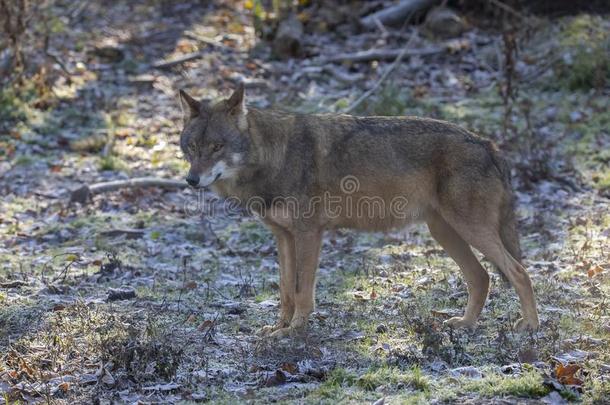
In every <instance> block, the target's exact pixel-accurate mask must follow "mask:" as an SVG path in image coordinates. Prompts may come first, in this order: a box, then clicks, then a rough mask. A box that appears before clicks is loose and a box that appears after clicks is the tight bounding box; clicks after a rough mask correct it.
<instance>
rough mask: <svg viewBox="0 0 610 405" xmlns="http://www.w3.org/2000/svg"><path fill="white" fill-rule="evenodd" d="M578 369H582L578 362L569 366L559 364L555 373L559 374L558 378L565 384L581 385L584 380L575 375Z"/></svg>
mask: <svg viewBox="0 0 610 405" xmlns="http://www.w3.org/2000/svg"><path fill="white" fill-rule="evenodd" d="M578 370H580V366H579V365H578V364H568V365H567V366H564V365H563V364H559V365H558V366H557V368H556V369H555V374H556V375H557V380H559V382H560V383H561V384H563V385H578V386H580V385H582V384H583V381H582V380H581V379H579V378H577V377H575V376H574V374H576V372H578Z"/></svg>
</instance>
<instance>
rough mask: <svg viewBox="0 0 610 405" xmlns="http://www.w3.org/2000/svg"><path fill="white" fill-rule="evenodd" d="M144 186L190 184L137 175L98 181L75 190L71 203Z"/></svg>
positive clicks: (183, 185) (180, 185)
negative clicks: (110, 192)
mask: <svg viewBox="0 0 610 405" xmlns="http://www.w3.org/2000/svg"><path fill="white" fill-rule="evenodd" d="M142 187H161V188H168V189H172V188H185V187H188V185H187V184H186V183H185V182H184V181H178V180H169V179H159V178H156V177H137V178H135V179H129V180H115V181H106V182H103V183H96V184H93V185H91V186H89V185H84V186H82V187H80V188H78V189H76V190H74V191H72V194H71V196H70V203H73V202H78V203H81V204H84V203H85V202H87V201H89V200H90V199H91V197H93V196H94V195H96V194H102V193H107V192H109V191H116V190H120V189H123V188H142Z"/></svg>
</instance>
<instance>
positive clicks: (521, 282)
mask: <svg viewBox="0 0 610 405" xmlns="http://www.w3.org/2000/svg"><path fill="white" fill-rule="evenodd" d="M481 217H483V218H489V216H485V213H484V212H483V213H482V214H481ZM454 220H455V218H454ZM467 221H468V219H464V220H459V221H455V223H454V224H453V223H452V224H451V225H452V226H453V227H454V229H455V230H456V231H457V232H458V233H459V234H460V236H462V237H463V238H464V240H466V241H467V242H468V243H469V244H470V245H471V246H473V247H474V248H476V249H477V250H479V251H480V252H481V253H483V255H485V257H486V258H488V259H489V260H491V261H492V263H493V264H495V265H496V266H497V267H498V268H499V269H500V271H501V272H502V273H503V274H504V275H505V276H506V278H508V281H509V282H510V283H511V285H512V286H513V288H514V289H515V290H516V291H517V295H518V296H519V301H520V302H521V313H522V315H523V318H521V319H519V320H518V321H517V323H516V324H515V329H516V330H518V331H523V330H526V329H530V330H537V329H538V326H539V320H538V311H537V309H536V298H535V297H534V289H533V288H532V281H531V279H530V277H529V275H528V274H527V271H526V270H525V269H524V268H523V266H522V265H521V263H519V261H517V260H516V259H515V258H514V257H513V256H511V254H510V253H509V251H508V250H507V249H506V247H505V246H504V243H503V242H502V238H501V237H500V233H499V230H498V228H499V227H498V226H495V225H494V222H495V221H489V220H487V221H486V222H478V223H477V222H476V220H475V219H470V222H467ZM496 223H497V222H496Z"/></svg>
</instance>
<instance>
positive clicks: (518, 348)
mask: <svg viewBox="0 0 610 405" xmlns="http://www.w3.org/2000/svg"><path fill="white" fill-rule="evenodd" d="M203 3H205V2H195V1H190V2H180V4H179V5H176V6H170V7H169V9H168V8H163V7H159V6H158V5H156V4H157V3H155V2H146V1H137V2H118V1H117V2H111V4H112V6H111V7H109V8H107V9H106V10H102V9H99V8H97V7H99V6H95V5H90V6H89V7H87V8H86V9H84V10H80V11H79V12H78V14H77V15H78V16H77V17H76V18H75V19H74V20H72V21H71V20H67V19H58V21H57V24H56V26H54V27H55V28H54V29H55V30H56V33H55V34H54V36H53V38H52V46H54V47H55V48H56V49H57V50H58V54H59V55H60V57H61V58H62V59H64V62H65V63H66V65H67V68H68V70H69V71H70V75H69V76H68V75H67V74H66V76H65V77H64V78H62V79H61V80H59V81H58V82H57V83H55V86H54V87H53V94H52V97H53V99H54V100H55V101H54V102H53V103H50V104H49V105H46V106H45V107H44V108H41V107H40V106H36V105H33V104H32V103H31V102H27V101H24V100H14V99H11V98H10V97H9V95H7V93H6V92H5V93H3V95H2V99H1V100H0V101H1V102H0V113H6V111H7V110H10V113H11V114H12V117H13V118H15V117H18V118H19V119H18V121H19V124H16V125H15V126H13V127H12V128H11V129H10V131H9V133H8V134H2V135H0V158H1V160H0V192H1V193H2V199H1V200H0V393H4V394H3V395H0V403H3V402H6V403H13V402H14V401H18V400H22V401H25V402H30V401H32V402H34V401H47V402H52V403H90V401H91V400H92V399H94V398H95V399H96V400H97V401H98V402H99V403H109V402H110V401H118V402H129V403H136V402H138V401H140V402H163V403H166V402H183V401H194V402H197V401H211V402H213V403H235V402H241V401H244V402H245V401H250V402H255V403H268V402H275V401H278V402H289V403H292V402H295V403H329V404H331V403H332V404H334V403H365V402H375V401H377V400H380V399H384V400H385V402H386V403H434V402H438V403H494V404H504V403H539V402H542V403H551V404H560V403H563V401H584V402H586V403H607V402H605V401H608V398H610V345H609V338H610V300H609V298H608V297H610V257H609V252H610V243H609V240H610V199H609V197H610V169H609V161H610V133H609V131H610V102H609V100H610V97H609V96H610V90H609V89H608V87H607V85H606V86H605V87H603V86H602V87H601V88H594V89H591V88H587V86H588V85H589V84H591V83H594V82H595V77H593V78H591V77H590V76H591V75H594V74H595V73H591V71H592V69H593V70H594V69H595V66H594V67H593V68H592V67H591V66H590V65H591V64H594V63H595V62H594V61H595V60H598V59H599V58H598V57H599V55H597V54H595V53H594V52H597V51H599V50H598V49H597V48H596V46H597V45H596V44H598V43H599V44H602V45H601V46H602V52H603V51H604V48H603V46H606V51H607V49H608V48H607V43H609V42H607V41H608V32H610V19H608V18H604V17H599V16H589V15H580V16H570V17H563V18H560V19H555V20H553V21H550V20H546V19H544V18H538V19H535V20H532V21H531V22H529V23H528V24H531V25H532V26H531V28H530V29H529V32H528V34H527V38H524V39H523V45H522V48H521V51H520V53H519V54H518V56H519V60H518V62H517V64H516V69H517V74H518V77H519V79H518V80H516V81H515V83H514V84H513V85H514V86H515V88H516V91H517V94H516V96H515V99H514V101H512V102H510V105H511V106H512V107H513V108H512V112H510V113H509V114H507V117H508V118H507V120H506V121H505V115H506V114H505V111H506V108H507V107H506V104H505V103H504V102H503V99H502V97H501V96H500V95H499V91H498V88H499V87H500V86H501V83H502V81H503V80H504V79H503V76H502V68H501V66H502V36H501V34H500V33H498V32H495V31H493V30H489V29H488V30H484V29H480V28H471V29H470V30H468V31H467V32H466V33H465V34H463V35H462V36H461V37H459V38H457V39H453V40H449V41H448V40H441V39H434V38H431V37H430V36H427V35H426V33H425V32H424V31H423V30H422V29H420V28H412V27H409V28H407V29H406V30H404V32H400V31H388V32H386V33H382V32H367V33H352V32H351V31H349V27H345V26H344V25H339V26H338V27H336V28H333V29H327V30H326V31H324V30H321V29H320V30H317V31H315V32H311V33H307V35H305V37H304V45H303V49H304V56H303V57H301V58H297V59H290V60H287V61H279V60H272V59H271V58H270V51H269V47H268V46H267V45H266V44H264V43H261V41H260V40H257V38H256V36H255V33H254V29H253V28H252V18H251V16H250V12H249V11H248V10H246V9H244V7H243V5H242V3H241V2H228V1H227V2H215V5H207V6H205V5H202V4H203ZM67 4H68V5H66V6H65V7H69V4H70V2H67ZM170 4H173V3H172V2H170ZM58 7H60V6H58ZM412 35H413V39H412V40H411V41H410V43H411V46H412V47H413V48H427V47H428V48H429V47H439V48H440V49H441V51H440V52H437V53H434V54H430V55H422V56H415V57H406V58H405V59H404V61H403V62H402V63H400V64H399V65H398V66H397V67H396V69H395V70H394V71H393V73H392V75H391V76H390V77H389V78H388V80H387V81H386V82H385V83H384V84H383V85H382V86H380V88H379V90H378V91H377V92H376V93H374V94H373V95H371V96H370V97H369V98H367V99H366V100H365V101H364V103H363V104H362V105H361V106H360V107H359V108H358V109H356V110H355V111H354V113H357V114H363V115H365V114H366V115H372V114H383V115H399V114H408V115H422V116H429V117H436V118H440V119H446V120H449V121H452V122H455V123H458V124H460V125H462V126H465V127H467V128H470V129H472V130H474V131H475V132H478V133H480V134H481V135H483V136H486V137H488V138H490V139H493V140H494V141H496V142H497V143H498V144H499V145H500V148H501V149H502V150H503V151H505V152H506V155H507V156H508V157H509V159H510V160H511V161H512V162H513V163H514V167H515V169H514V170H513V177H514V186H515V189H516V195H517V199H518V217H519V222H520V232H521V236H522V246H523V251H524V257H525V261H524V263H525V265H526V267H527V268H528V270H529V272H530V274H531V277H532V280H533V283H534V288H535V291H536V294H537V297H538V305H539V311H540V317H541V328H540V330H539V331H538V332H536V333H528V334H521V335H520V334H517V333H515V332H513V330H512V326H511V325H512V324H513V323H514V321H515V319H516V318H517V317H518V314H519V305H518V300H517V297H516V295H515V293H514V290H512V289H511V288H508V287H506V286H505V285H503V283H502V282H501V280H500V279H499V277H498V276H497V275H496V273H495V272H494V271H491V273H492V289H491V292H490V297H489V301H488V303H487V305H486V307H485V309H484V311H483V314H482V317H481V320H480V322H479V324H478V326H477V328H476V329H475V330H474V331H466V330H452V329H450V328H448V327H445V326H443V320H445V319H447V318H448V317H451V316H455V315H459V314H460V313H461V311H462V310H463V308H464V306H465V303H466V298H467V293H466V288H465V285H464V282H463V280H462V277H461V275H460V274H459V271H458V268H457V266H456V264H455V263H454V262H453V261H452V260H451V259H450V258H449V257H448V256H447V255H446V254H445V253H444V252H443V250H442V249H441V248H440V246H439V245H437V244H436V242H434V241H433V239H432V238H431V237H430V236H429V234H428V232H427V229H426V228H425V226H422V225H415V226H413V227H411V228H409V229H407V230H405V231H402V232H395V233H389V234H363V233H356V232H353V231H347V230H339V231H334V232H332V233H329V234H328V235H327V237H326V239H325V241H324V244H323V248H322V257H321V263H320V270H319V273H318V274H319V277H318V282H317V308H316V312H315V313H314V314H313V315H312V316H311V320H310V324H309V332H308V334H307V336H306V337H304V338H286V339H284V340H280V341H271V340H269V339H267V338H261V337H259V336H257V335H256V330H257V329H258V328H260V327H261V326H263V325H265V324H269V323H271V322H273V321H274V320H275V317H276V316H277V310H278V303H279V302H278V301H279V297H278V281H279V275H278V265H277V256H276V249H275V245H274V243H273V240H272V237H271V235H270V233H269V232H268V231H267V230H266V229H265V228H264V227H263V226H262V225H261V224H260V223H259V222H258V221H256V220H255V219H253V218H249V217H246V216H240V217H239V218H234V216H229V215H225V214H224V213H223V212H222V209H211V208H210V207H212V208H213V207H216V208H217V207H219V206H221V203H220V202H218V201H216V199H215V198H214V196H212V195H210V194H208V193H204V194H201V193H196V192H195V191H193V190H190V189H184V190H173V191H172V190H170V191H163V190H160V189H154V188H153V189H139V190H131V189H127V190H123V191H120V192H112V193H107V194H104V195H99V196H95V197H94V198H93V199H92V201H91V202H89V203H87V204H79V203H74V204H68V200H69V197H70V193H71V190H74V189H76V188H78V187H79V186H81V185H83V184H92V183H95V182H100V181H107V180H115V179H126V178H129V177H138V176H156V177H162V178H172V179H182V178H183V177H184V175H185V172H186V167H187V166H186V164H185V162H184V161H183V159H182V158H181V154H180V152H179V148H178V138H179V131H180V128H181V111H180V106H179V102H178V99H177V96H176V94H177V89H179V88H185V89H187V90H189V91H191V92H192V93H193V94H195V95H196V96H198V97H207V98H212V99H218V98H220V97H223V96H226V95H228V94H230V91H231V90H232V89H233V88H234V86H235V83H237V82H238V81H240V80H244V81H245V83H246V91H247V98H248V102H249V103H251V104H252V105H256V106H259V107H263V108H264V107H278V106H281V107H282V108H288V109H290V110H293V111H301V112H340V111H342V110H344V109H345V108H346V107H347V106H348V105H350V103H351V102H353V101H354V100H355V99H357V98H358V97H359V96H360V95H361V94H362V93H363V92H364V91H365V90H366V89H368V88H370V87H372V86H373V84H374V83H375V82H376V81H377V80H378V79H379V77H380V76H381V75H382V74H383V72H384V71H385V69H387V67H388V66H389V65H390V64H391V60H389V61H387V62H379V63H351V64H349V63H328V62H327V61H324V59H325V57H326V56H330V55H336V54H338V53H340V52H356V51H360V50H365V49H372V48H393V49H397V48H400V47H401V45H404V44H405V43H406V41H407V40H408V38H411V36H412ZM604 41H606V42H605V44H606V45H603V44H604ZM583 43H586V44H587V46H593V48H594V49H593V50H592V51H590V50H588V49H589V48H587V46H584V45H583ZM104 49H105V50H106V51H104ZM197 50H205V51H206V52H205V53H204V54H203V56H202V57H200V58H197V59H194V60H191V61H188V62H185V63H182V64H177V65H175V66H173V67H170V68H167V69H157V68H154V67H153V65H154V63H155V62H157V61H163V60H170V59H172V58H175V57H178V56H180V55H182V54H186V53H189V52H194V51H197ZM587 52H588V53H587ZM591 52H593V53H591ZM604 55H605V57H606V58H608V53H604ZM602 56H603V55H602ZM608 63H610V62H608ZM606 83H607V82H606ZM589 87H590V86H589ZM505 124H506V127H507V130H506V131H504V127H505ZM109 137H112V138H113V139H114V143H113V147H112V148H111V149H112V150H111V151H110V152H109V153H106V154H104V155H103V154H102V152H101V150H102V149H103V148H104V145H105V144H106V142H107V139H108V138H109ZM107 152H108V151H107ZM212 211H213V215H211V214H210V212H212ZM484 263H485V266H486V267H488V268H490V270H491V266H490V265H489V263H487V262H485V261H484ZM380 403H381V402H380Z"/></svg>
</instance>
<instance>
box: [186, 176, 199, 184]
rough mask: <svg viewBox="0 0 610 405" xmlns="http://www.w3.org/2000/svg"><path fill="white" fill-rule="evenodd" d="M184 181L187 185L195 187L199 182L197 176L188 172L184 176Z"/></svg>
mask: <svg viewBox="0 0 610 405" xmlns="http://www.w3.org/2000/svg"><path fill="white" fill-rule="evenodd" d="M186 182H187V183H188V184H189V186H191V187H195V186H196V185H197V184H199V176H195V175H193V174H190V173H189V175H188V176H186Z"/></svg>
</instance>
